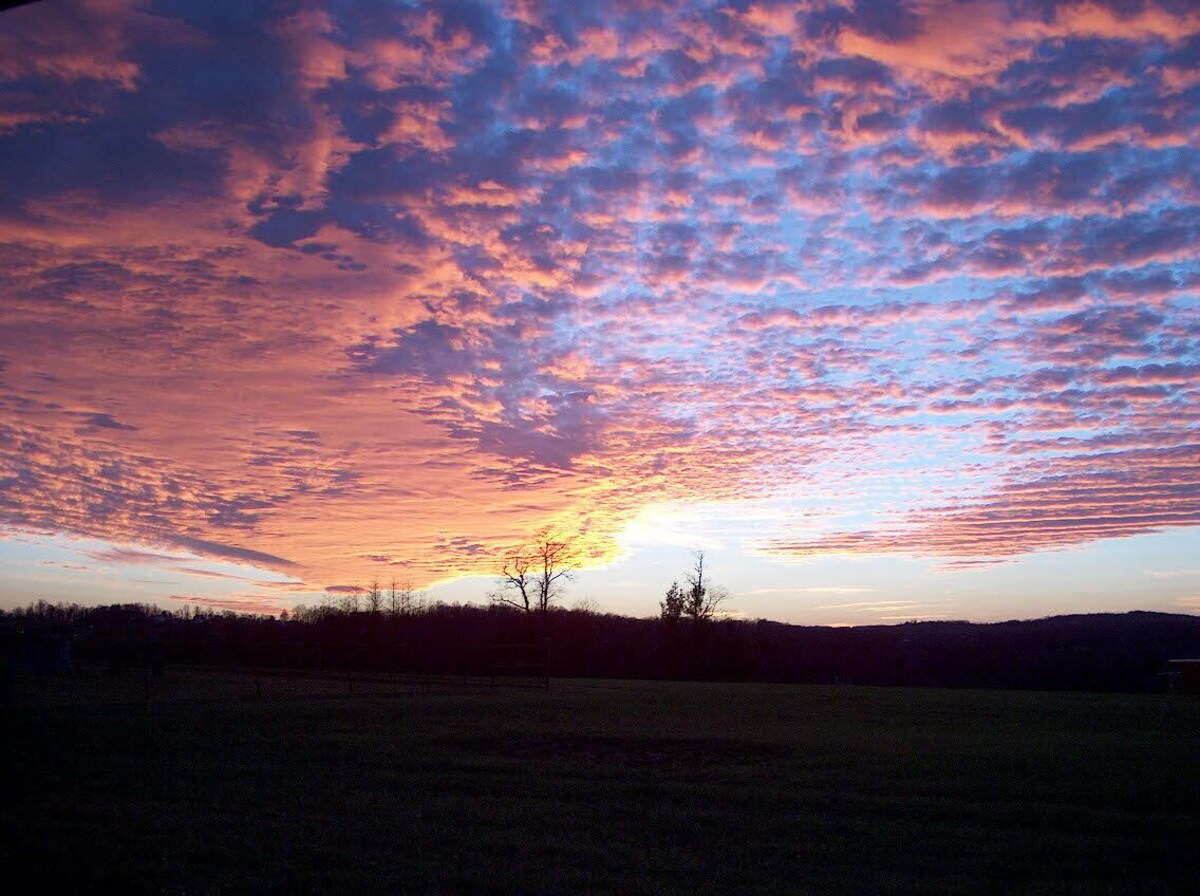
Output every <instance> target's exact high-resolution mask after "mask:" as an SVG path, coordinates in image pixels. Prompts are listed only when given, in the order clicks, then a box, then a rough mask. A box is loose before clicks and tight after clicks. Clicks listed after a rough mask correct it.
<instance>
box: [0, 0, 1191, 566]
mask: <svg viewBox="0 0 1200 896" xmlns="http://www.w3.org/2000/svg"><path fill="white" fill-rule="evenodd" d="M40 9H41V7H40V6H35V7H30V8H27V9H22V10H18V11H14V12H12V13H8V14H6V15H5V17H4V19H3V21H0V48H8V49H9V50H10V51H11V52H8V53H4V52H0V60H3V62H0V81H3V83H4V87H5V88H6V89H5V90H4V91H3V96H4V99H3V100H0V183H2V184H3V185H4V186H3V188H0V283H2V284H3V285H2V286H0V292H2V295H0V298H2V300H3V304H2V305H0V308H2V309H3V310H2V311H0V324H2V327H0V361H2V363H0V376H2V377H3V381H2V384H0V448H2V454H0V518H2V519H3V521H4V523H5V524H6V525H7V526H11V527H26V528H32V529H37V530H38V531H62V532H70V533H76V534H84V535H92V536H96V537H101V538H105V539H108V540H110V541H113V542H115V543H119V544H123V545H143V546H145V545H150V546H161V547H163V548H171V549H178V550H181V551H189V552H192V553H196V554H200V555H203V556H207V557H211V558H216V559H222V560H228V561H233V562H236V563H240V564H244V565H251V566H262V567H264V568H268V569H286V570H287V571H289V572H291V573H294V574H295V575H296V576H297V577H298V578H303V580H304V581H306V582H314V583H321V584H323V583H328V582H334V583H336V582H345V581H353V580H354V579H355V577H356V576H359V575H361V572H362V570H361V568H360V567H361V566H362V564H363V562H364V561H365V562H368V563H374V562H387V563H389V564H395V565H403V566H404V568H405V571H406V575H407V574H410V573H411V575H412V576H413V578H414V581H416V582H417V583H418V584H424V583H427V582H430V581H440V580H444V579H446V578H449V577H453V576H455V575H467V574H478V573H487V572H489V571H490V564H491V562H492V558H494V557H495V556H496V555H497V553H498V552H501V551H502V550H503V548H504V546H505V545H506V544H510V543H512V542H514V541H516V540H519V539H520V538H521V537H523V536H524V535H526V534H527V533H528V532H529V531H531V530H533V529H536V528H537V527H538V526H539V525H541V524H544V523H548V522H554V523H558V524H560V525H563V526H566V527H569V528H571V529H572V530H573V531H579V532H581V533H583V536H582V537H583V538H584V539H585V540H586V542H587V549H588V551H589V552H590V554H591V555H593V556H595V557H597V558H598V559H599V558H604V557H609V556H611V555H612V554H613V552H615V551H616V550H617V548H616V545H617V541H616V536H617V535H618V534H619V533H620V531H621V530H622V528H623V527H624V526H626V525H627V524H628V523H629V522H630V521H632V520H634V519H636V518H637V517H638V515H639V513H640V512H641V511H642V509H643V508H645V507H647V506H648V505H654V504H661V503H669V502H685V503H686V502H690V503H691V504H692V505H694V506H700V505H704V504H706V503H711V502H720V501H727V500H739V499H758V498H769V499H778V500H787V501H794V500H796V496H797V495H800V494H806V495H813V496H816V497H815V498H814V500H816V501H817V503H819V504H821V505H822V506H826V507H828V508H829V512H830V513H831V514H832V515H833V519H835V520H842V519H843V518H844V517H843V516H842V514H843V513H845V515H846V516H851V515H852V514H850V512H849V510H847V508H848V507H851V506H852V508H853V509H854V510H856V511H862V512H864V513H865V512H866V511H869V513H867V515H868V516H871V517H872V519H874V520H875V524H864V526H863V527H862V528H861V529H852V530H850V531H846V532H841V533H838V532H833V533H831V532H829V531H828V529H829V527H828V526H826V527H825V529H824V530H823V531H822V532H821V533H818V534H817V535H815V536H814V535H813V533H812V532H811V531H809V530H808V529H803V530H801V531H800V532H799V534H796V533H794V532H770V533H768V532H763V533H760V534H761V535H762V537H763V538H764V539H766V540H767V541H768V542H769V544H770V546H771V547H770V549H771V550H773V551H775V552H776V553H778V554H783V555H794V554H800V555H803V554H806V553H812V552H835V551H853V552H858V553H863V552H877V553H887V552H895V551H900V552H906V553H914V554H918V555H922V556H936V557H945V558H948V559H947V560H946V561H945V563H946V568H949V567H950V566H951V565H957V566H955V568H959V567H963V568H965V565H966V564H973V563H977V562H981V561H983V560H987V559H988V558H994V557H1009V556H1016V555H1018V554H1020V553H1021V552H1026V551H1031V550H1041V549H1050V548H1066V547H1069V546H1071V545H1075V544H1082V543H1086V542H1089V541H1093V540H1096V539H1100V538H1116V537H1125V536H1129V535H1133V534H1138V533H1145V532H1154V531H1162V530H1164V529H1166V528H1169V527H1175V526H1192V525H1195V524H1196V522H1197V519H1196V510H1195V507H1194V503H1195V495H1194V494H1193V491H1194V490H1193V489H1192V488H1191V478H1189V477H1192V478H1194V476H1193V475H1192V474H1193V471H1194V470H1195V469H1196V458H1195V457H1194V456H1193V453H1190V449H1189V446H1190V445H1191V443H1192V442H1193V441H1194V439H1193V438H1192V434H1193V433H1194V429H1195V425H1196V423H1197V420H1196V410H1195V409H1196V401H1197V392H1196V388H1195V386H1194V383H1195V376H1194V374H1195V372H1196V370H1197V369H1198V365H1200V355H1198V349H1197V345H1198V343H1197V339H1198V336H1197V333H1198V330H1197V320H1196V313H1197V312H1196V297H1197V295H1198V293H1197V285H1198V284H1200V271H1197V268H1196V256H1195V246H1196V244H1197V236H1198V235H1200V179H1198V178H1197V176H1196V173H1195V172H1196V171H1197V169H1198V166H1197V162H1198V158H1197V150H1196V149H1195V146H1196V145H1197V143H1196V136H1197V132H1198V129H1200V117H1198V116H1197V113H1196V111H1195V110H1196V103H1195V102H1194V99H1195V97H1194V93H1195V90H1196V88H1197V85H1196V84H1195V83H1194V81H1193V79H1191V77H1190V75H1189V74H1188V72H1189V71H1190V68H1191V67H1192V66H1191V62H1192V60H1193V57H1194V54H1195V48H1196V46H1197V44H1196V41H1197V40H1198V39H1200V37H1198V35H1200V19H1198V17H1197V15H1196V14H1195V12H1194V11H1192V10H1190V9H1189V8H1188V7H1186V5H1184V6H1180V5H1178V4H1171V3H1150V2H1147V3H1138V4H1120V3H1114V4H1109V3H1099V2H1071V3H1062V4H1055V5H1053V6H1052V7H1046V8H1043V7H1040V6H1037V5H1029V4H1022V3H996V2H972V3H967V4H956V5H953V8H952V9H950V8H947V7H945V5H944V4H938V3H933V2H924V0H921V2H903V3H888V4H878V3H865V4H864V3H860V4H845V3H840V2H814V3H812V4H807V5H804V6H802V7H795V6H793V5H787V4H783V5H779V4H775V5H772V4H741V5H735V6H733V7H729V6H725V5H719V4H711V5H710V4H706V3H701V4H678V5H677V4H651V5H644V4H615V5H610V6H607V7H605V8H603V9H600V8H594V7H592V6H590V5H587V4H582V5H581V4H555V3H551V4H549V5H543V4H527V3H518V2H513V3H507V4H499V5H490V6H489V5H479V6H475V5H461V4H440V3H432V4H422V5H419V6H413V7H406V6H398V7H387V8H381V9H378V10H368V9H365V8H357V7H352V6H342V5H334V6H332V7H329V8H327V9H317V8H310V7H305V8H303V9H301V10H298V11H297V10H292V11H288V12H282V11H279V10H277V9H275V8H273V7H262V8H256V9H254V10H250V11H246V12H245V13H244V14H242V13H239V14H238V15H237V16H232V15H231V14H230V12H229V10H228V9H226V8H225V7H223V6H212V5H207V4H193V5H190V6H185V7H172V8H171V9H170V10H158V11H156V12H155V14H154V15H150V14H149V13H148V12H146V11H143V10H141V9H140V8H139V7H137V6H136V5H134V6H127V5H125V4H109V3H82V4H74V5H60V6H57V7H55V8H54V9H53V10H49V9H46V10H42V12H41V14H44V15H45V16H48V17H50V19H51V20H52V21H51V22H50V25H52V26H53V27H46V28H34V27H33V25H34V24H37V22H36V21H35V20H36V19H37V16H38V15H39V10H40ZM97 41H99V42H97ZM1139 465H1141V466H1139ZM931 487H936V489H937V491H931V490H930V488H931ZM806 525H807V523H806ZM810 536H811V537H810ZM129 550H141V548H130V549H129ZM371 558H376V559H371ZM377 558H386V560H383V561H380V560H378V559H377ZM314 587H320V585H319V584H316V585H314Z"/></svg>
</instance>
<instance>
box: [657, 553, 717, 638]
mask: <svg viewBox="0 0 1200 896" xmlns="http://www.w3.org/2000/svg"><path fill="white" fill-rule="evenodd" d="M704 560H705V557H704V551H692V568H691V569H690V570H689V571H688V572H686V573H684V574H683V578H684V580H685V581H686V582H687V587H686V588H684V589H682V592H683V593H682V600H683V602H682V605H681V609H680V612H681V614H682V615H684V616H687V617H688V618H689V619H691V620H692V621H694V622H705V621H707V620H709V619H712V618H713V616H715V615H716V612H717V607H718V606H720V604H722V603H723V602H724V601H725V600H726V598H728V597H729V594H728V592H726V591H725V589H724V588H722V587H721V586H719V585H713V584H712V583H711V582H710V581H708V580H707V579H706V578H705V573H706V570H705V568H704ZM670 596H671V593H670V592H669V591H668V592H667V597H668V598H670ZM664 603H665V602H664Z"/></svg>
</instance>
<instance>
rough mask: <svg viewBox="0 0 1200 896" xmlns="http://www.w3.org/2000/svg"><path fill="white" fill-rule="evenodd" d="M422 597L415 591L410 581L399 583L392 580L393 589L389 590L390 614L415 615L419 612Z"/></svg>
mask: <svg viewBox="0 0 1200 896" xmlns="http://www.w3.org/2000/svg"><path fill="white" fill-rule="evenodd" d="M419 602H420V597H419V596H418V594H417V592H416V591H415V590H413V583H412V582H411V581H409V580H407V579H406V580H405V581H403V582H397V581H396V580H395V579H392V583H391V587H390V588H389V589H388V613H390V614H391V615H392V616H407V615H409V614H410V613H415V612H416V611H417V610H418V604H419Z"/></svg>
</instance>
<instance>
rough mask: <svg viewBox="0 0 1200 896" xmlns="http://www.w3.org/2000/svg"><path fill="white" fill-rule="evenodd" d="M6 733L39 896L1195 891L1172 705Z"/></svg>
mask: <svg viewBox="0 0 1200 896" xmlns="http://www.w3.org/2000/svg"><path fill="white" fill-rule="evenodd" d="M52 702H53V701H50V703H52ZM6 712H7V714H8V727H9V729H10V732H11V734H10V735H9V736H8V737H7V741H8V750H9V753H10V755H9V756H8V757H7V763H6V773H7V777H8V781H7V783H6V784H5V800H4V806H3V810H2V811H3V819H4V825H5V828H6V830H5V831H4V833H3V837H2V838H0V863H2V867H4V868H6V869H7V870H8V873H10V874H16V873H31V874H33V875H34V878H33V879H35V880H38V881H40V882H41V884H42V885H43V886H48V887H49V888H50V890H51V891H52V890H61V889H72V890H75V891H78V892H93V891H94V890H95V889H96V887H97V886H99V885H102V884H106V883H107V884H112V885H115V886H116V887H117V892H126V893H133V892H153V893H167V894H185V893H186V894H191V893H196V894H217V893H241V892H254V893H335V892H350V893H356V894H368V893H385V892H386V893H468V894H470V893H530V894H532V893H614V894H617V893H620V894H632V893H648V894H658V893H663V894H671V893H680V894H693V893H720V894H752V893H847V894H849V893H854V894H859V893H922V894H924V893H960V892H970V893H976V892H979V893H1054V894H1067V893H1079V894H1085V893H1086V894H1103V893H1190V892H1200V890H1198V889H1196V885H1197V883H1200V874H1198V872H1197V861H1198V858H1200V857H1198V855H1197V847H1198V846H1200V836H1198V834H1200V827H1198V825H1197V819H1198V809H1200V747H1198V741H1197V737H1198V733H1200V701H1197V700H1196V699H1194V698H1182V697H1180V698H1170V697H1148V696H1106V695H1090V694H1031V693H1008V692H982V691H934V690H893V689H868V688H836V689H834V688H818V687H792V686H770V685H719V684H676V683H628V682H624V683H616V682H555V683H554V685H553V686H552V687H551V688H550V689H549V690H537V689H511V688H496V689H490V688H473V689H472V688H463V687H459V688H454V687H445V686H441V687H436V688H432V689H419V688H413V689H411V691H410V692H403V691H400V692H397V691H395V689H393V690H392V691H391V692H389V693H382V692H375V693H372V692H371V691H370V688H360V689H359V691H358V692H357V693H356V695H355V697H354V699H346V698H345V697H344V696H342V697H323V698H317V699H301V698H295V699H265V700H261V701H256V700H218V701H211V700H210V701H196V700H176V701H163V702H158V703H153V704H152V705H150V706H149V708H147V707H144V706H141V705H137V704H101V703H95V702H93V703H89V704H86V705H78V704H77V705H67V706H53V705H49V703H45V702H44V703H41V704H39V705H36V706H34V705H29V704H28V703H27V702H22V701H21V700H19V699H18V700H17V703H16V705H15V706H12V707H10V708H8V709H7V710H6ZM10 892H11V891H10Z"/></svg>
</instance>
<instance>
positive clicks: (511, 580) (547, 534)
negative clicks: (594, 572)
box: [492, 528, 579, 614]
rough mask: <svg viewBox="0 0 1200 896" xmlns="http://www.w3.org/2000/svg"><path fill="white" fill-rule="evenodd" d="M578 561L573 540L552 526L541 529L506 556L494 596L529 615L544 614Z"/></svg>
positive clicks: (498, 601)
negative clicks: (560, 535) (551, 527)
mask: <svg viewBox="0 0 1200 896" xmlns="http://www.w3.org/2000/svg"><path fill="white" fill-rule="evenodd" d="M578 562H579V551H578V550H577V549H576V548H575V546H574V545H573V544H572V543H571V542H570V541H568V540H567V539H565V538H561V537H559V536H558V535H557V534H556V533H555V532H554V531H553V530H551V529H549V528H543V529H539V530H538V531H537V532H536V533H535V534H534V536H533V538H532V539H531V540H530V541H528V542H526V543H525V544H522V545H520V546H518V547H516V548H513V550H511V551H509V552H508V553H507V554H506V555H505V556H504V561H503V563H502V564H501V566H500V581H499V588H498V589H497V590H496V591H495V592H493V594H492V599H493V600H494V601H496V602H497V603H501V604H507V605H508V606H510V607H516V608H517V609H519V610H524V611H525V612H526V613H528V614H533V613H535V612H536V613H542V614H544V613H546V612H547V611H548V610H549V609H550V607H551V605H553V603H554V602H555V601H556V600H557V599H558V597H559V596H560V594H561V593H562V589H563V588H564V587H565V585H566V583H567V582H568V581H570V580H571V578H572V577H573V576H574V572H575V565H576V564H577V563H578Z"/></svg>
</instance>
